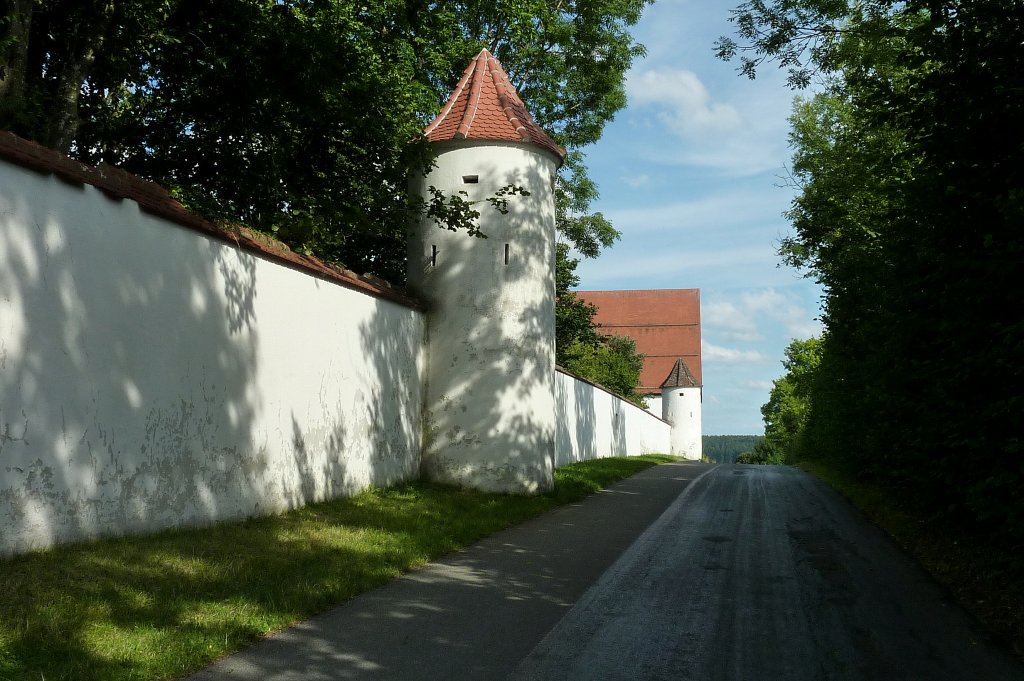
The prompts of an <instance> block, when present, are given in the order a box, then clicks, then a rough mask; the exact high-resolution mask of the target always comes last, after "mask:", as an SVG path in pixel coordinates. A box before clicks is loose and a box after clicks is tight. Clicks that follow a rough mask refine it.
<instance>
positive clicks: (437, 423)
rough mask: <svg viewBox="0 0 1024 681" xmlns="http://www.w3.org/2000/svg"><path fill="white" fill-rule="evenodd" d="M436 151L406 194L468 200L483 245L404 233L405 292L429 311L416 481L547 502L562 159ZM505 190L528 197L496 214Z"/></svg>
mask: <svg viewBox="0 0 1024 681" xmlns="http://www.w3.org/2000/svg"><path fill="white" fill-rule="evenodd" d="M436 149H437V153H438V156H437V165H436V167H435V168H434V170H433V171H432V172H431V173H430V174H429V175H428V176H427V177H426V178H420V179H418V180H414V181H413V183H412V186H411V191H413V192H418V193H420V194H421V195H423V196H429V194H428V193H427V189H426V188H427V187H428V186H434V187H437V188H438V189H441V190H442V191H444V192H445V193H446V194H448V195H453V194H456V193H457V192H460V191H464V192H466V194H467V197H468V200H469V201H472V202H474V207H475V208H476V210H478V211H479V212H480V214H481V215H480V218H479V224H480V227H481V229H482V231H483V233H484V234H486V235H487V238H486V239H483V238H474V237H472V236H469V235H467V233H466V232H465V231H459V232H451V231H448V230H446V229H442V228H440V227H438V226H437V225H435V224H434V223H433V222H432V221H431V220H429V219H425V220H424V221H422V222H419V223H416V224H415V225H413V226H412V228H411V230H410V239H409V287H410V289H411V290H412V291H414V292H415V293H416V294H417V295H418V296H420V297H422V298H423V299H424V300H425V301H426V302H427V305H428V310H429V311H428V324H427V338H428V350H427V356H428V359H429V369H428V374H427V390H426V395H427V397H426V402H425V404H426V415H425V419H426V432H425V443H424V451H423V473H424V475H425V476H426V477H428V478H430V479H432V480H437V481H441V482H446V483H454V484H458V485H464V486H469V487H474V488H477V489H483V490H487V491H494V492H511V493H533V492H538V491H544V490H546V489H548V488H550V487H551V485H552V484H553V478H552V459H553V455H554V445H555V442H554V440H555V405H554V398H553V385H552V382H553V377H554V373H555V371H554V370H555V364H554V355H555V331H554V304H555V303H554V289H555V282H554V258H555V253H554V248H555V222H554V221H555V216H554V199H553V193H552V186H553V180H554V174H555V172H556V170H557V165H558V160H557V159H556V158H555V157H554V156H552V155H551V154H549V153H547V152H545V151H543V150H541V149H539V148H536V147H532V146H529V145H523V144H513V143H508V144H503V143H497V142H487V143H474V142H464V143H447V144H439V145H437V147H436ZM473 178H475V179H476V182H472V181H467V180H471V179H473ZM507 185H515V186H517V187H523V188H525V189H526V190H527V191H529V193H530V195H529V196H519V195H517V196H514V197H511V198H510V199H509V204H508V208H509V212H508V214H507V215H502V214H500V213H498V212H497V211H495V210H494V209H492V208H491V206H490V205H489V204H487V203H486V201H485V200H486V198H487V197H491V196H494V194H495V192H496V191H497V190H499V189H500V188H501V187H504V186H507ZM506 253H507V258H506Z"/></svg>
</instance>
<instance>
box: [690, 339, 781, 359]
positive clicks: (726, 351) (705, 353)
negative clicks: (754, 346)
mask: <svg viewBox="0 0 1024 681" xmlns="http://www.w3.org/2000/svg"><path fill="white" fill-rule="evenodd" d="M700 345H701V356H702V358H703V360H704V361H706V362H720V363H723V364H758V363H761V362H766V361H768V358H767V357H765V356H764V355H763V354H761V353H760V352H758V351H756V350H737V349H735V348H724V347H721V346H719V345H712V344H711V343H709V342H707V341H701V344H700Z"/></svg>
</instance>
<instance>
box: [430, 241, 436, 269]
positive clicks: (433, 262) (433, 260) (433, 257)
mask: <svg viewBox="0 0 1024 681" xmlns="http://www.w3.org/2000/svg"><path fill="white" fill-rule="evenodd" d="M430 264H431V265H433V266H434V267H437V246H431V247H430Z"/></svg>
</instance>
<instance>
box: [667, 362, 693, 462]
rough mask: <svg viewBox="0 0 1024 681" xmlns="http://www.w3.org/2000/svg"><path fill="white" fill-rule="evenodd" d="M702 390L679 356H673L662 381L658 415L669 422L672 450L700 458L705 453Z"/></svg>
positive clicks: (678, 453) (690, 457)
mask: <svg viewBox="0 0 1024 681" xmlns="http://www.w3.org/2000/svg"><path fill="white" fill-rule="evenodd" d="M701 391H702V388H701V385H700V384H699V383H698V382H697V379H695V378H694V377H693V374H692V373H691V372H690V369H689V367H687V366H686V362H684V361H683V360H682V359H677V360H676V363H675V366H673V367H672V371H670V372H669V374H668V378H666V379H665V382H664V383H662V384H661V409H662V412H661V414H662V416H661V417H662V418H663V419H664V420H666V421H668V422H669V423H670V424H672V434H671V436H670V438H671V446H672V452H671V453H672V454H674V455H676V456H682V457H683V458H686V459H690V460H693V461H699V460H700V458H701V456H702V455H703V453H704V447H703V445H702V442H701V425H700V420H701V415H700V408H701V402H702V399H701Z"/></svg>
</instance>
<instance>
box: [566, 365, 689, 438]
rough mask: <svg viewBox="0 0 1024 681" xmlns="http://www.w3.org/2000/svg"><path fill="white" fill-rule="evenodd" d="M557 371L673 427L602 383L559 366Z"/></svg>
mask: <svg viewBox="0 0 1024 681" xmlns="http://www.w3.org/2000/svg"><path fill="white" fill-rule="evenodd" d="M555 371H557V372H558V373H560V374H564V375H566V376H568V377H570V378H575V379H576V380H577V381H581V382H583V383H586V384H587V385H591V386H593V387H595V388H597V389H598V390H600V391H601V392H605V393H608V394H609V395H611V396H612V397H615V398H618V399H620V400H622V402H623V403H624V404H628V405H629V406H631V407H635V408H636V409H639V410H640V411H642V412H643V413H645V414H647V415H648V416H650V417H651V418H652V419H658V420H659V421H661V422H662V423H664V424H665V425H668V426H671V425H672V424H671V423H669V422H668V421H666V420H665V419H663V418H661V417H660V416H656V415H655V414H652V413H651V412H649V411H647V410H646V409H644V408H643V407H640V406H638V405H635V404H633V403H632V402H630V401H629V400H627V399H626V398H625V397H623V396H622V395H620V394H618V393H616V392H612V391H611V390H609V389H608V388H606V387H604V386H603V385H601V384H600V383H594V382H593V381H591V380H590V379H589V378H583V377H582V376H580V375H579V374H574V373H573V372H571V371H569V370H568V369H566V368H565V367H560V366H558V365H557V364H556V365H555Z"/></svg>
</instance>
